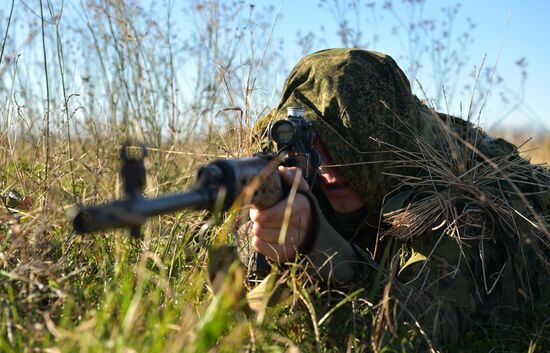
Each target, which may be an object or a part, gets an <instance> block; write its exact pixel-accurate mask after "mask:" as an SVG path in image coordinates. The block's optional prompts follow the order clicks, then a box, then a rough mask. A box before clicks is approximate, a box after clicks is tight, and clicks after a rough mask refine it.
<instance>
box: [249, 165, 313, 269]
mask: <svg viewBox="0 0 550 353" xmlns="http://www.w3.org/2000/svg"><path fill="white" fill-rule="evenodd" d="M279 173H280V174H281V178H282V181H283V183H285V184H287V185H289V186H292V184H293V183H295V182H299V184H298V189H300V190H308V189H309V186H308V185H307V182H306V181H305V179H304V178H303V177H301V176H300V173H298V168H295V167H279ZM297 178H300V179H298V180H297ZM289 197H292V195H290V196H289ZM287 209H288V210H287ZM285 212H290V217H288V219H287V220H285ZM250 219H251V220H252V222H253V223H254V224H253V227H252V245H253V247H254V249H255V250H256V251H257V252H259V253H261V254H264V255H265V256H267V257H268V258H270V259H272V260H273V261H277V262H285V261H288V260H292V259H294V257H295V256H296V253H297V252H299V250H300V248H302V247H303V245H304V244H308V242H309V241H310V239H309V238H310V237H311V236H312V235H311V234H310V230H311V228H312V224H311V223H312V220H311V205H310V203H309V200H308V199H307V198H306V197H305V196H304V195H302V194H300V193H296V194H295V196H294V202H293V204H292V205H289V198H288V197H287V198H285V199H283V200H281V201H279V202H278V203H276V204H275V205H274V206H272V207H270V208H267V209H263V210H258V209H255V208H251V209H250ZM283 224H286V227H287V228H286V231H285V229H284V227H283ZM281 229H282V231H281Z"/></svg>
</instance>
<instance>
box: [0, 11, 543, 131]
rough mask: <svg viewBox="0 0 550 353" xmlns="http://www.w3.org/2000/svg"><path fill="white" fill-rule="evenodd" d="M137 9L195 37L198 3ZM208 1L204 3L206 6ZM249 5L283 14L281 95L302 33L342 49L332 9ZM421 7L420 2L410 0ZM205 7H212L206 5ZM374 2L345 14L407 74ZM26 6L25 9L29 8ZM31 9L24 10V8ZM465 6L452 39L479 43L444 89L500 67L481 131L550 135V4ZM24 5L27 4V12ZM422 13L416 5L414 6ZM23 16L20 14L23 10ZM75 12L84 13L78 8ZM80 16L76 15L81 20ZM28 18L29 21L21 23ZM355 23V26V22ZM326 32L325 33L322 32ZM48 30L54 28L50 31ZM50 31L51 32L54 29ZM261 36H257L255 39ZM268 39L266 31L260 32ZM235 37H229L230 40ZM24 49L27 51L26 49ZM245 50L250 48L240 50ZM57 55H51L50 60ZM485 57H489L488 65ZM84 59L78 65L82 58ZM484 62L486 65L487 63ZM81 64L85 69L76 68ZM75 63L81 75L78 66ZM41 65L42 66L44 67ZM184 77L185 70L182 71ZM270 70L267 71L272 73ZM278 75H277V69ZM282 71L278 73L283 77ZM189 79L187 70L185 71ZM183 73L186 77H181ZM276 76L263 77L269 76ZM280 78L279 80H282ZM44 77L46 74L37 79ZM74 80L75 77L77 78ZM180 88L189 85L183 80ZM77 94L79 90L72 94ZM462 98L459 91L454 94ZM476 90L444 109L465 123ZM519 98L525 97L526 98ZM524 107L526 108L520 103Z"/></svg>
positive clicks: (427, 78) (427, 87)
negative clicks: (193, 13) (191, 13)
mask: <svg viewBox="0 0 550 353" xmlns="http://www.w3.org/2000/svg"><path fill="white" fill-rule="evenodd" d="M135 1H137V3H141V4H143V5H144V6H145V7H147V6H148V5H150V4H152V3H154V2H156V3H157V5H158V6H160V8H161V10H162V9H164V10H162V11H161V13H160V15H162V16H164V14H166V10H165V8H164V7H163V6H165V4H166V3H167V2H171V3H172V4H173V11H172V14H173V20H174V22H177V25H178V30H179V33H180V34H181V35H183V34H187V33H191V32H192V27H193V23H191V22H192V21H190V18H186V17H185V16H182V11H181V9H182V8H185V7H187V8H189V7H192V4H194V2H191V0H185V1H182V0H157V1H155V0H135ZM204 1H206V0H204ZM244 1H245V4H249V3H250V4H255V5H256V6H257V7H263V6H264V5H267V4H273V5H274V7H275V10H274V11H273V12H272V13H268V14H267V18H264V20H266V21H267V22H268V23H269V22H273V21H274V20H275V18H276V17H277V16H276V15H277V14H279V15H280V17H279V20H278V22H277V23H276V24H275V27H274V33H273V37H274V42H275V41H276V40H277V41H278V40H280V39H282V40H284V42H283V51H284V57H283V58H280V64H282V67H281V70H278V71H277V74H276V76H277V77H276V86H277V87H278V88H279V89H281V88H282V85H283V82H284V75H286V73H288V72H289V71H290V69H291V68H292V66H293V65H294V64H295V63H296V62H297V61H298V60H299V59H300V58H301V57H302V55H303V53H302V49H301V48H300V46H299V45H297V44H296V42H297V33H298V32H301V33H302V34H305V33H308V32H313V33H315V35H316V37H317V40H315V41H313V45H312V46H311V48H310V50H309V52H313V51H317V50H320V49H325V48H330V47H340V46H342V44H341V42H340V40H339V38H338V36H337V34H336V33H337V15H336V12H335V11H329V10H327V6H325V7H324V8H323V7H319V4H320V3H321V0H256V1H253V0H244ZM408 1H409V2H410V1H416V0H408ZM206 2H208V1H206ZM343 2H347V3H353V2H354V0H325V3H326V4H329V6H331V7H334V6H335V5H334V4H335V3H338V4H341V3H343ZM373 2H375V1H374V0H355V3H356V4H357V6H358V8H359V9H360V11H359V12H358V16H357V18H355V17H354V13H352V12H350V11H349V10H348V11H347V12H346V13H347V16H348V19H350V21H351V22H352V25H353V26H356V25H358V26H359V27H360V29H361V31H362V32H363V33H364V35H365V37H366V38H371V37H372V35H374V34H376V35H377V36H378V41H377V42H376V44H375V45H371V46H369V47H368V49H373V50H377V51H380V52H383V53H386V54H389V55H391V56H392V57H393V58H394V59H396V61H397V62H398V64H399V65H400V66H401V67H402V68H404V69H405V68H406V67H407V65H408V64H409V63H410V60H408V59H407V48H406V47H407V44H408V41H407V38H406V33H405V31H403V28H401V29H400V32H399V33H400V34H399V36H396V35H393V34H392V29H393V27H395V25H396V23H397V22H396V20H395V17H394V16H392V15H391V13H389V12H388V11H387V10H383V9H382V7H383V4H384V3H386V2H387V0H380V1H376V5H375V6H374V9H375V12H374V13H373V12H372V7H371V8H369V7H368V6H367V5H368V4H370V3H373ZM27 3H28V4H27ZM37 3H38V1H37V0H33V1H29V2H24V3H23V2H16V6H18V7H19V8H23V7H26V8H29V5H31V4H33V5H36V4H37ZM219 3H220V4H226V3H227V4H230V1H229V0H219ZM404 3H407V1H404V0H393V1H392V4H393V8H394V9H395V13H396V14H397V15H398V16H399V17H400V18H402V19H403V21H405V22H407V16H408V9H409V7H407V5H404ZM10 4H11V1H9V0H0V10H2V13H4V15H6V11H7V9H8V8H9V5H10ZM25 4H27V5H25ZM54 4H55V6H54V7H56V8H59V7H61V4H65V7H66V8H67V9H68V10H74V9H78V8H79V6H80V4H81V3H80V2H79V1H78V0H72V1H68V2H63V1H62V0H56V1H54ZM455 4H457V1H447V0H440V1H436V0H426V1H425V4H424V6H423V7H422V8H423V13H422V18H425V19H438V21H441V20H442V19H443V17H444V16H443V15H442V14H443V13H442V7H448V6H454V5H455ZM460 4H461V7H460V9H459V11H458V14H457V16H456V23H454V27H453V28H454V29H455V31H454V32H453V35H452V36H451V38H454V37H455V36H456V35H457V34H459V33H461V32H463V31H464V30H465V29H466V28H468V22H467V20H466V19H467V18H471V21H472V22H473V23H475V24H476V28H474V29H473V30H472V31H471V32H470V35H471V36H472V38H473V39H474V41H473V43H472V44H471V45H469V46H468V48H467V50H466V52H465V53H466V55H465V57H467V58H468V60H467V61H466V63H465V66H464V69H463V70H462V71H461V73H460V74H459V75H450V76H449V77H448V78H447V80H446V81H445V82H443V83H442V84H443V85H444V86H445V88H446V91H447V92H450V91H452V89H451V87H452V86H453V82H452V81H454V80H455V78H458V83H457V87H463V86H465V85H469V86H470V87H471V86H473V84H474V79H473V78H472V76H471V73H472V72H473V70H474V68H479V66H480V65H481V64H482V63H483V62H484V67H485V68H493V67H494V66H495V64H496V67H497V72H498V75H500V76H501V77H503V79H504V81H503V82H502V83H501V84H499V85H494V87H493V88H492V89H491V90H490V92H491V94H490V95H489V96H488V99H487V104H486V105H485V107H484V109H483V111H482V113H481V114H480V115H479V114H478V111H477V110H476V111H475V112H474V119H475V120H477V118H478V116H479V117H480V120H479V123H480V125H481V126H482V127H483V128H486V129H490V128H492V127H495V126H512V127H518V126H520V127H529V128H531V129H532V130H535V131H541V132H543V133H546V134H548V131H550V90H549V89H548V85H549V83H550V70H549V69H548V65H550V44H549V43H548V37H549V36H550V19H549V18H548V15H549V14H550V1H545V0H538V1H537V0H521V1H520V0H477V1H474V0H463V1H461V2H460ZM23 5H25V6H23ZM417 8H418V7H417ZM20 13H21V12H20ZM77 13H80V12H79V11H78V10H77ZM77 16H78V15H77ZM38 18H39V16H38V15H36V14H35V15H34V17H32V16H31V18H30V20H34V21H38ZM21 20H25V19H21ZM71 20H72V19H71V17H70V16H69V17H67V19H65V22H63V25H64V26H69V24H70V21H71ZM159 20H162V18H159ZM356 20H357V22H355V21H356ZM321 26H323V27H324V28H325V30H324V31H323V32H321V31H320V27H321ZM50 27H51V26H50ZM16 28H17V27H14V30H15V32H16V33H15V35H16V37H17V42H18V44H17V46H22V43H23V41H24V40H25V37H24V36H25V35H26V32H25V33H19V34H18V33H17V29H16ZM48 30H50V31H51V30H53V28H49V29H48ZM258 35H260V33H258ZM263 35H265V36H266V37H267V34H266V33H263ZM37 38H38V37H35V40H34V45H33V46H31V48H30V49H31V50H32V49H34V52H31V53H29V52H24V55H23V56H22V57H21V59H20V60H21V61H20V65H21V67H25V65H24V64H25V60H27V62H28V61H32V60H34V59H36V58H40V48H41V47H40V45H39V44H40V41H39V40H38V39H37ZM230 39H232V38H230ZM449 44H450V46H457V42H456V41H455V40H454V39H453V40H452V41H451V42H449ZM22 47H23V48H25V50H26V47H24V46H22ZM243 50H248V49H247V48H243ZM53 54H54V53H52V54H51V55H53ZM428 54H429V52H425V53H422V55H421V57H422V63H423V65H424V66H425V68H423V69H422V70H420V71H419V74H418V75H417V76H416V77H415V78H413V80H412V83H413V85H414V86H415V93H417V94H418V95H419V97H420V98H424V94H423V93H422V92H421V91H420V90H419V89H418V84H417V83H416V80H418V81H419V82H420V83H421V84H422V86H423V88H424V91H425V92H426V95H427V96H428V98H434V97H436V96H437V94H438V93H440V92H441V91H442V90H441V87H440V85H438V83H436V82H435V81H434V80H433V77H432V76H433V75H432V73H433V70H430V69H429V66H430V60H429V56H428ZM484 58H485V59H484ZM84 59H85V58H82V59H80V60H84ZM484 60H485V61H484ZM519 60H523V61H522V62H523V63H527V66H526V70H527V73H528V77H527V80H526V84H525V87H522V85H521V82H522V76H521V68H519V67H518V65H517V62H518V61H519ZM78 65H80V64H78ZM78 65H77V70H78V67H79V66H78ZM40 68H41V66H40V67H39V69H40ZM183 71H185V69H184V70H183ZM268 71H269V70H268ZM273 72H274V71H273ZM279 72H281V73H279ZM184 73H186V72H184ZM180 74H181V73H180ZM270 74H271V71H269V73H267V74H266V75H270ZM279 76H281V77H279ZM40 77H41V76H40ZM75 77H76V76H75ZM180 82H182V83H185V80H184V79H182V80H180ZM79 84H81V83H79V82H78V79H76V81H75V82H74V87H78V85H79ZM75 89H77V88H75ZM500 91H505V92H506V96H507V97H508V100H509V102H508V103H503V101H502V100H501V98H500V96H499V92H500ZM457 92H458V90H457ZM477 92H482V93H485V92H486V87H481V88H478V90H477ZM471 94H472V89H471V88H469V89H463V90H461V91H460V92H459V93H457V94H456V95H455V96H454V99H453V100H452V102H451V103H450V104H449V107H448V110H447V109H444V110H443V111H445V112H448V113H451V114H454V115H458V116H462V117H464V116H465V114H466V111H467V107H468V104H469V101H470V96H471ZM520 97H523V99H521V98H520ZM277 99H278V97H276V96H273V97H272V98H271V99H270V101H269V102H267V104H269V105H270V106H272V105H276V104H277ZM516 102H520V103H521V104H515V103H516Z"/></svg>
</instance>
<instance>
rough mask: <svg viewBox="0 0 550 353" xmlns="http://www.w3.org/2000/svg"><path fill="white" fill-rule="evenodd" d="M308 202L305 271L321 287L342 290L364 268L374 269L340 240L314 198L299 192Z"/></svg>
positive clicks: (367, 258) (362, 254) (365, 257)
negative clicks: (310, 232) (309, 221)
mask: <svg viewBox="0 0 550 353" xmlns="http://www.w3.org/2000/svg"><path fill="white" fill-rule="evenodd" d="M302 194H304V195H305V196H306V197H307V198H308V199H309V201H310V204H311V209H312V217H313V227H314V230H313V238H312V242H311V244H310V246H309V247H308V249H307V250H306V251H305V254H306V257H307V262H308V267H307V269H308V271H309V273H310V274H311V275H313V276H314V277H316V278H317V279H319V280H321V281H322V282H324V283H327V284H330V285H334V286H337V287H345V286H348V285H349V284H351V283H353V282H355V281H356V279H357V278H358V277H359V276H358V273H359V272H361V271H362V269H363V267H364V266H365V265H370V266H373V267H376V265H375V264H374V261H373V260H372V258H371V257H370V255H368V254H367V253H365V252H363V251H362V250H361V249H360V248H358V247H357V246H356V245H354V244H352V243H350V242H348V241H347V240H346V239H344V238H343V237H342V236H341V235H340V234H339V233H338V232H337V231H336V230H335V229H334V228H333V227H332V226H331V225H330V223H329V222H328V221H327V220H326V219H325V217H324V216H323V214H322V212H321V209H320V207H319V204H318V202H317V198H316V197H315V196H314V195H313V194H312V193H311V192H310V191H302Z"/></svg>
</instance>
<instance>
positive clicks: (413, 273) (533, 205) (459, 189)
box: [257, 49, 550, 342]
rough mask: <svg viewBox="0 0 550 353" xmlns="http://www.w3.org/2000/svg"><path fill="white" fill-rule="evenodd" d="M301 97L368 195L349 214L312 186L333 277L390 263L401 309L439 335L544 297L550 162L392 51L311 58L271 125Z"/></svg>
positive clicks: (345, 280) (324, 271)
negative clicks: (443, 109)
mask: <svg viewBox="0 0 550 353" xmlns="http://www.w3.org/2000/svg"><path fill="white" fill-rule="evenodd" d="M293 100H298V101H299V102H300V103H302V104H303V105H305V106H306V109H308V110H307V113H306V117H308V118H309V119H311V121H312V122H313V124H314V126H315V128H316V130H317V131H318V133H319V135H320V138H321V140H322V142H323V144H324V145H325V146H326V147H327V148H328V149H329V151H330V153H331V155H332V157H333V159H334V162H335V163H337V164H339V165H342V166H348V167H343V168H341V169H342V172H343V173H344V174H345V175H346V177H347V178H348V179H349V180H350V181H351V184H352V186H353V188H354V189H355V190H356V191H357V192H358V193H360V194H361V195H362V197H363V199H364V200H365V204H366V208H365V210H362V211H361V212H359V213H358V214H355V215H348V216H347V217H342V215H336V214H335V213H334V212H333V211H332V210H331V209H330V206H328V205H327V202H326V200H325V199H324V197H323V195H322V193H320V192H319V191H317V190H313V191H312V192H304V194H305V195H306V196H307V197H308V198H309V200H310V202H311V204H312V209H313V215H314V217H313V218H314V229H315V231H314V235H315V236H314V241H313V242H312V244H311V247H310V249H309V251H308V252H307V253H306V254H304V255H305V256H306V257H307V261H308V263H309V265H310V266H309V267H308V268H309V270H308V271H310V272H311V273H312V274H313V275H314V276H316V277H317V278H318V279H319V280H321V281H322V282H324V283H325V284H326V285H328V286H332V287H338V288H344V287H357V286H359V287H364V288H368V289H371V288H372V287H373V286H379V285H380V283H381V282H380V281H379V274H380V273H382V274H383V276H384V278H385V279H386V281H384V282H383V283H387V282H388V281H390V280H391V281H392V283H393V284H392V286H391V288H392V296H393V297H394V298H395V302H396V303H399V305H400V307H402V308H407V310H401V311H399V314H397V316H398V317H397V319H398V320H400V321H402V322H415V323H420V326H422V327H423V328H424V330H425V331H426V332H428V333H429V334H430V336H432V337H433V338H434V339H435V340H437V341H439V342H453V341H456V340H457V339H458V338H459V337H460V336H461V335H462V334H463V333H464V331H465V330H467V329H468V328H469V327H471V325H472V323H473V322H480V321H484V320H486V319H488V318H490V317H492V316H497V317H500V316H502V315H506V314H509V313H510V312H514V311H518V310H522V309H524V308H529V307H533V305H534V303H535V302H536V300H537V298H539V297H540V296H541V295H542V292H543V290H544V288H545V287H547V285H546V284H547V282H548V273H550V271H549V266H548V261H549V259H550V257H549V256H550V255H549V249H550V245H549V244H550V227H549V217H550V173H549V172H548V170H546V169H543V168H542V167H539V166H535V165H531V164H530V163H528V162H527V161H526V160H525V159H523V158H522V157H520V156H519V154H518V151H517V149H516V147H515V146H513V145H512V144H510V143H508V142H506V141H505V140H502V139H495V138H492V137H490V136H488V135H487V134H485V133H484V132H483V131H482V130H480V129H478V128H476V127H474V126H473V125H472V124H470V123H468V122H466V121H463V120H461V119H458V118H455V117H452V116H449V115H446V114H441V113H436V112H435V111H433V110H431V109H429V108H428V107H427V106H426V105H424V104H422V103H421V102H420V101H419V100H418V99H417V98H416V97H415V96H414V95H413V94H412V93H411V91H410V85H409V83H408V80H407V79H406V77H405V75H404V74H403V72H402V71H401V70H400V69H399V67H398V66H397V65H396V64H395V62H394V61H393V59H391V58H390V57H389V56H386V55H383V54H379V53H374V52H367V51H363V50H358V49H333V50H326V51H322V52H319V53H315V54H313V55H311V56H308V57H306V58H304V59H302V61H300V63H299V64H298V65H297V66H296V67H295V68H294V69H293V71H292V72H291V74H290V75H289V77H288V79H287V81H286V84H285V89H284V90H283V95H282V98H281V102H280V104H279V106H278V108H277V109H275V110H273V111H272V112H271V113H270V114H268V116H267V117H265V118H264V119H262V121H260V122H259V124H258V125H257V126H258V131H263V128H264V127H265V126H266V123H267V122H268V121H273V120H277V119H281V118H283V117H284V116H285V112H286V107H287V106H288V105H290V104H292V103H293ZM368 292H369V293H372V292H373V291H370V290H369V291H368Z"/></svg>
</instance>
